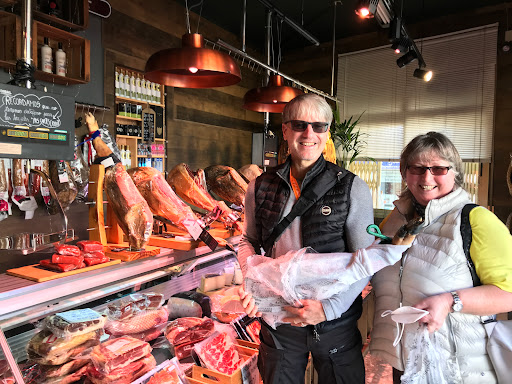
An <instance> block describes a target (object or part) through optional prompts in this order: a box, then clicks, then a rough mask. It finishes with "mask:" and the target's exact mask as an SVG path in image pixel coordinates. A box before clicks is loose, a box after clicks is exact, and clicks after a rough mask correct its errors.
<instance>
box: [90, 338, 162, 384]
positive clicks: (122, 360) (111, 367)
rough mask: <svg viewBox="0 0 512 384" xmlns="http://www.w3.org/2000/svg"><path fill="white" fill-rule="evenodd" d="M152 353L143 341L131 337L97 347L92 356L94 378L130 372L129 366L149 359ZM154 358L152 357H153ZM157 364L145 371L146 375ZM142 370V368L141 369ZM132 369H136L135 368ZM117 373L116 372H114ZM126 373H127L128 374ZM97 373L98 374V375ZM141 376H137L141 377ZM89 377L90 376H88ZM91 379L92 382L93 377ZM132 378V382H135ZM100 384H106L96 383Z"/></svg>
mask: <svg viewBox="0 0 512 384" xmlns="http://www.w3.org/2000/svg"><path fill="white" fill-rule="evenodd" d="M151 351H152V348H151V346H150V345H149V344H148V343H147V342H145V341H141V340H137V339H135V338H133V337H130V336H123V337H118V338H115V339H110V340H107V341H105V342H104V343H101V344H100V345H97V346H96V347H94V348H93V349H92V351H91V354H90V359H91V361H92V363H93V365H94V370H93V374H92V376H93V377H94V378H97V377H98V375H100V374H101V375H108V374H110V373H112V374H113V375H114V376H115V375H116V374H117V373H118V372H120V371H119V370H121V369H123V368H125V369H123V371H128V372H129V370H128V366H129V365H130V364H132V363H133V362H135V361H137V360H139V359H142V358H143V357H147V356H148V355H149V356H151V355H150V353H151ZM151 358H152V356H151ZM155 365H156V364H154V359H153V366H152V367H151V368H149V369H148V370H146V371H144V373H146V372H148V371H149V370H151V369H153V368H154V367H155ZM139 368H140V367H139ZM131 369H134V368H133V367H132V368H131ZM113 371H116V372H113ZM128 372H126V373H128ZM96 373H97V374H96ZM144 373H142V374H141V375H139V376H137V377H140V376H142V375H143V374H144ZM88 376H89V375H88ZM89 378H90V379H91V380H92V378H91V376H89ZM133 379H135V378H133V377H132V380H131V381H133ZM92 381H93V382H99V383H105V382H104V381H98V380H96V381H94V380H92ZM131 381H127V383H131Z"/></svg>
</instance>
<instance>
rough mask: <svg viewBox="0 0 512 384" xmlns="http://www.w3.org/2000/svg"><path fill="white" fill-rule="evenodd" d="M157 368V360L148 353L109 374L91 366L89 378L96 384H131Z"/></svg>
mask: <svg viewBox="0 0 512 384" xmlns="http://www.w3.org/2000/svg"><path fill="white" fill-rule="evenodd" d="M146 344H147V343H146ZM148 345H149V344H148ZM155 367H156V360H155V358H154V357H153V355H151V354H149V353H147V354H146V355H143V356H142V357H141V358H138V359H137V360H134V361H130V362H128V363H127V364H126V365H121V366H119V367H117V368H116V369H113V370H111V371H109V372H104V371H102V370H100V369H98V368H97V367H96V366H89V369H88V370H87V377H88V378H89V380H91V381H92V382H93V383H94V384H130V383H132V382H133V381H135V380H136V379H138V378H139V377H141V376H143V375H145V374H146V373H147V372H149V371H151V370H152V369H153V368H155Z"/></svg>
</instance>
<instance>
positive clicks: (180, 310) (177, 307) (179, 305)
mask: <svg viewBox="0 0 512 384" xmlns="http://www.w3.org/2000/svg"><path fill="white" fill-rule="evenodd" d="M167 310H168V312H169V318H170V319H175V318H178V317H201V316H202V315H203V310H202V309H201V306H200V305H199V304H198V303H196V302H195V301H194V300H189V299H182V298H181V297H170V298H169V300H168V301H167Z"/></svg>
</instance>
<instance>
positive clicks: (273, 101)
mask: <svg viewBox="0 0 512 384" xmlns="http://www.w3.org/2000/svg"><path fill="white" fill-rule="evenodd" d="M269 27H270V28H269V33H268V34H267V49H269V50H271V52H272V62H273V63H274V60H276V61H277V71H279V64H280V61H281V33H280V31H278V33H277V36H278V54H277V56H278V57H277V58H276V57H275V56H276V54H275V52H274V42H273V40H274V39H273V38H272V21H271V20H269ZM281 27H282V26H281ZM276 28H277V27H276ZM277 29H279V28H277ZM271 40H272V44H270V41H271ZM302 93H304V92H302V90H301V89H298V88H294V87H289V86H286V85H285V84H284V79H283V77H282V76H280V75H270V76H269V80H268V84H267V86H265V87H258V88H253V89H251V90H249V91H248V92H247V93H246V94H245V95H244V100H243V106H242V107H243V108H244V109H248V110H251V111H256V112H272V113H281V112H283V109H284V106H285V105H286V103H288V102H289V101H290V100H291V99H293V98H294V97H295V96H298V95H300V94H302Z"/></svg>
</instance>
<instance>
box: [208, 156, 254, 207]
mask: <svg viewBox="0 0 512 384" xmlns="http://www.w3.org/2000/svg"><path fill="white" fill-rule="evenodd" d="M204 172H205V175H206V184H207V185H208V188H209V189H210V190H211V191H212V192H213V193H215V194H216V195H217V196H219V197H220V198H221V199H223V200H226V201H229V202H230V203H235V204H236V205H238V206H240V207H242V206H243V205H244V199H245V193H246V192H247V183H246V182H245V180H244V179H242V176H240V174H239V173H238V172H237V171H236V170H235V169H233V168H231V167H228V166H225V165H212V166H209V167H207V168H205V170H204Z"/></svg>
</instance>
